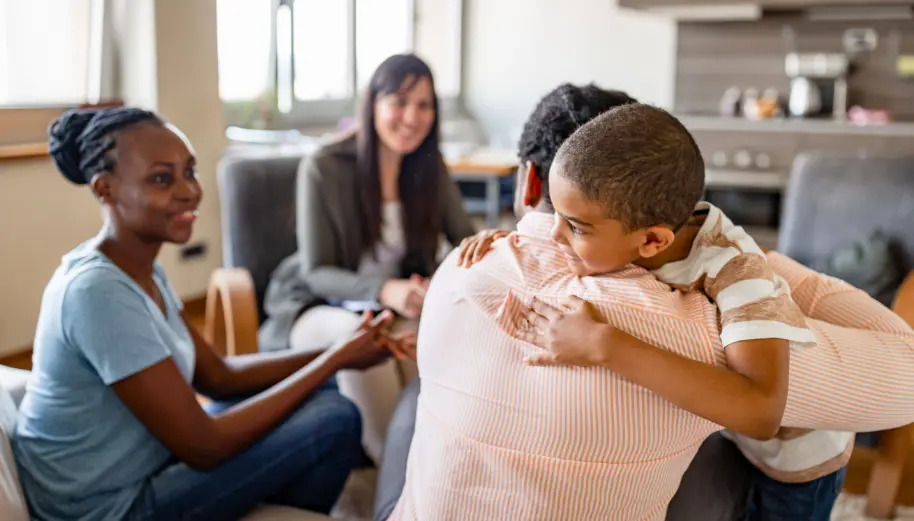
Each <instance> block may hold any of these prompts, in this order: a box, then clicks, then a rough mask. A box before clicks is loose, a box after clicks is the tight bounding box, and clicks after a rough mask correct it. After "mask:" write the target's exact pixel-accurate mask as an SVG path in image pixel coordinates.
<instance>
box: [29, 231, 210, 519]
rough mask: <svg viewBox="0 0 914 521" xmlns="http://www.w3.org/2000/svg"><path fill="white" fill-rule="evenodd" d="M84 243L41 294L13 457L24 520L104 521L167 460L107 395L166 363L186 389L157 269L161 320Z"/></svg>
mask: <svg viewBox="0 0 914 521" xmlns="http://www.w3.org/2000/svg"><path fill="white" fill-rule="evenodd" d="M97 246H98V244H97V241H94V240H93V241H89V242H87V243H84V244H82V245H81V246H79V247H77V248H76V249H75V250H73V251H71V252H70V253H68V254H67V255H65V256H64V258H63V261H62V263H61V266H60V267H59V268H58V269H57V271H56V272H55V273H54V275H53V277H52V278H51V281H50V282H49V283H48V286H47V288H46V289H45V292H44V296H43V298H42V302H41V312H40V315H39V319H38V327H37V330H36V335H35V345H34V355H33V370H32V376H31V379H30V381H29V384H28V388H27V392H26V395H25V398H24V399H23V402H22V405H21V407H20V410H19V415H18V418H17V424H16V430H15V433H14V435H13V448H14V452H15V456H16V461H17V464H18V466H19V470H20V479H21V481H22V485H23V488H24V491H25V494H26V497H27V499H28V503H29V508H30V509H31V512H32V516H33V518H37V519H43V520H48V521H57V520H60V521H63V520H67V521H75V520H85V521H88V520H109V519H111V520H113V519H120V518H122V517H123V516H124V514H125V513H126V512H127V511H128V510H129V508H130V506H131V505H132V503H133V502H134V500H135V499H136V497H137V495H138V494H139V492H140V489H141V488H142V486H143V484H144V482H145V481H146V480H147V479H148V478H149V477H151V476H152V475H153V474H155V473H156V472H157V471H159V470H161V469H162V467H163V466H165V465H166V464H167V463H168V462H169V460H170V458H171V454H170V453H169V451H168V449H166V448H165V447H164V446H163V445H162V444H161V443H159V441H158V440H157V439H156V438H154V437H153V436H152V434H151V433H150V432H149V431H148V430H147V429H146V427H145V426H143V424H141V423H140V422H139V420H137V418H136V417H135V416H134V415H133V413H131V411H130V410H129V409H128V408H127V407H126V406H125V405H124V404H123V403H122V402H121V400H120V399H119V398H118V396H117V395H116V394H115V392H114V391H113V389H112V388H111V385H112V384H114V383H116V382H118V381H120V380H122V379H124V378H127V377H129V376H131V375H133V374H136V373H138V372H140V371H142V370H144V369H146V368H148V367H150V366H152V365H154V364H156V363H159V362H161V361H162V360H164V359H166V358H169V357H170V358H172V359H173V360H174V362H175V364H176V365H177V367H178V370H179V371H180V372H181V374H182V375H183V376H184V378H185V380H186V381H187V382H191V381H192V379H193V373H194V363H195V356H194V346H193V340H192V338H191V336H190V333H189V332H188V330H187V328H186V327H185V325H184V322H183V320H182V318H181V307H182V306H181V301H180V299H178V297H177V295H176V294H175V292H174V291H173V290H172V288H171V286H170V285H169V284H168V281H167V279H166V278H165V273H164V271H163V270H162V269H161V267H160V266H158V265H157V266H156V267H155V273H154V278H155V281H156V284H157V285H158V288H159V291H160V293H161V294H162V297H163V300H164V301H165V308H166V309H165V313H163V312H162V309H161V308H159V306H158V305H157V304H156V303H155V302H154V301H153V299H151V298H150V297H149V296H148V295H147V294H146V293H145V292H144V291H143V290H142V288H140V286H139V285H138V284H137V283H136V282H134V281H133V280H132V279H131V278H130V277H128V276H127V274H125V273H124V272H123V271H122V270H121V269H120V268H118V267H117V266H116V265H115V264H114V263H113V262H111V260H110V259H108V258H107V257H106V256H105V255H104V254H102V253H101V252H100V251H98V247H97Z"/></svg>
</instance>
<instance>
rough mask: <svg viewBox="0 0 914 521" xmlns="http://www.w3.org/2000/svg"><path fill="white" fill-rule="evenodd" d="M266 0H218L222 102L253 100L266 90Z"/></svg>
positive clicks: (269, 18)
mask: <svg viewBox="0 0 914 521" xmlns="http://www.w3.org/2000/svg"><path fill="white" fill-rule="evenodd" d="M272 19H273V10H272V8H271V6H270V2H269V1H266V2H264V1H258V0H219V3H218V4H217V8H216V24H217V27H218V31H217V40H218V46H219V94H220V96H221V97H222V99H223V100H225V101H244V100H253V99H257V98H259V97H261V96H263V95H265V94H267V93H268V92H269V91H270V85H271V84H272V82H271V81H270V73H271V71H272V70H273V68H272V67H271V65H270V33H271V32H272V31H271V24H272Z"/></svg>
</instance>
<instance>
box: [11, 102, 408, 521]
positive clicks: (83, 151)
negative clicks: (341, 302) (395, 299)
mask: <svg viewBox="0 0 914 521" xmlns="http://www.w3.org/2000/svg"><path fill="white" fill-rule="evenodd" d="M50 152H51V157H52V158H53V159H54V161H55V163H56V165H57V167H58V169H59V170H60V172H61V173H62V174H63V175H64V177H66V179H67V180H69V181H70V182H72V183H74V184H77V185H89V187H90V188H91V191H92V194H93V195H94V196H95V198H96V199H97V200H98V202H99V203H100V205H101V207H102V211H103V215H104V223H103V225H102V228H101V230H100V232H99V233H98V235H97V236H96V237H94V238H92V239H90V240H88V241H86V242H85V243H83V244H81V245H79V246H77V247H76V248H75V249H74V250H72V251H71V252H69V253H67V254H66V255H65V256H64V257H63V261H62V263H61V265H60V267H59V268H58V269H57V271H56V272H55V273H54V275H53V277H52V278H51V281H50V282H49V283H48V286H47V288H46V290H45V293H44V297H43V299H42V304H41V312H40V315H39V319H38V328H37V332H36V335H35V351H34V360H33V365H34V370H33V372H32V375H31V378H32V379H31V381H30V382H29V385H28V390H27V392H26V395H25V398H24V400H23V402H22V406H21V408H20V413H19V417H18V423H17V426H16V430H15V433H14V435H13V447H14V450H15V454H16V460H17V463H18V465H19V468H20V470H21V479H22V485H23V488H24V491H25V494H26V497H27V500H28V504H29V509H30V512H31V515H32V518H33V519H39V520H43V521H65V520H73V519H94V520H103V521H104V520H131V521H132V520H177V519H182V520H191V519H193V520H200V521H204V520H205V521H216V520H222V519H236V518H238V517H240V516H241V515H243V514H244V513H245V512H247V511H248V510H250V509H252V508H254V507H255V506H256V505H258V504H259V503H261V502H278V503H283V504H287V505H292V506H296V507H300V508H305V509H309V510H319V511H323V512H328V511H329V510H330V508H331V507H332V506H333V504H334V503H335V501H336V499H337V497H338V495H339V493H340V491H341V489H342V487H343V484H344V482H345V480H346V478H347V476H348V475H349V472H350V470H351V469H352V468H353V467H354V466H355V465H357V464H358V462H359V461H360V458H361V456H362V452H361V448H360V446H359V439H360V432H361V430H360V427H361V425H360V420H359V415H358V411H357V410H356V409H355V407H354V406H353V405H352V403H351V402H349V401H348V400H346V399H345V398H343V397H342V396H340V394H339V393H338V392H337V391H336V389H335V388H334V386H333V384H332V383H329V384H328V381H329V380H330V379H331V378H332V376H333V374H334V373H335V372H336V371H337V370H339V369H346V368H350V369H352V368H363V367H369V366H371V365H373V364H375V363H377V362H378V361H380V360H383V359H384V358H385V356H384V355H385V354H386V349H385V347H389V345H388V344H386V343H385V342H387V341H388V340H389V339H387V338H386V337H383V336H382V335H381V333H380V330H381V329H382V328H384V327H385V322H386V321H389V320H390V319H392V316H390V315H389V314H387V315H386V316H382V317H378V319H377V320H374V321H372V322H371V323H369V322H368V320H369V319H370V316H368V315H366V316H365V317H364V319H363V320H364V321H365V323H364V324H363V325H362V327H357V328H356V329H357V331H354V332H353V334H352V335H350V336H349V337H348V338H347V339H345V340H344V341H342V342H339V343H337V344H335V345H333V346H332V347H330V348H329V349H326V350H315V351H312V352H290V353H286V354H282V355H260V354H256V355H250V356H245V357H236V358H233V359H225V358H223V357H221V356H220V355H218V354H217V353H216V352H215V351H214V350H213V349H212V347H211V346H210V345H209V343H208V342H207V341H206V340H204V339H203V338H202V337H201V336H200V334H199V333H198V332H197V330H196V328H195V327H194V326H193V324H191V323H190V322H189V321H188V319H187V317H186V315H185V313H184V311H183V309H182V304H181V301H180V299H179V298H178V296H177V295H176V294H175V292H174V291H173V290H172V288H171V286H170V285H169V283H168V279H167V277H166V275H165V272H164V271H163V270H162V268H161V267H160V266H159V265H158V264H157V263H156V257H157V255H158V253H159V251H160V250H161V248H162V246H163V245H164V244H166V243H172V244H184V243H186V242H187V241H188V240H189V239H190V237H191V233H192V231H193V224H194V221H195V220H196V215H197V207H198V205H199V204H200V201H201V198H202V196H203V188H202V186H201V185H200V182H199V181H198V179H197V173H196V158H195V155H194V151H193V149H192V148H191V146H190V143H189V142H188V141H187V139H186V137H185V136H184V135H183V134H182V133H181V132H180V131H179V130H178V129H176V128H175V127H173V126H171V125H170V124H168V123H166V122H165V121H164V120H163V119H162V118H161V117H159V116H158V115H156V114H154V113H152V112H148V111H145V110H140V109H134V108H114V109H105V110H84V111H71V112H68V113H66V114H64V115H63V116H62V117H61V118H60V119H58V120H57V121H55V122H54V123H53V125H52V126H51V129H50ZM196 393H200V394H203V395H206V396H208V397H210V398H212V399H213V400H214V401H213V402H212V403H211V404H210V405H209V406H208V407H206V408H204V407H201V406H200V404H199V403H198V401H197V398H196Z"/></svg>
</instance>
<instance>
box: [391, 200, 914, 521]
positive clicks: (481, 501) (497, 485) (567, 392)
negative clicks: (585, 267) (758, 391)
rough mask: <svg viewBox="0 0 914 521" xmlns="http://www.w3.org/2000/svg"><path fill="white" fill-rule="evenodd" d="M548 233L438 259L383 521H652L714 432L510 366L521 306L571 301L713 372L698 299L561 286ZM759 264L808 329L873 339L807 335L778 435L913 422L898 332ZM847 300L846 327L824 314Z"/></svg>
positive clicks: (652, 290) (608, 376)
mask: <svg viewBox="0 0 914 521" xmlns="http://www.w3.org/2000/svg"><path fill="white" fill-rule="evenodd" d="M551 225H552V218H551V216H549V215H546V214H531V215H529V216H527V217H525V218H524V219H523V220H522V221H521V222H520V223H519V225H518V233H516V234H513V235H512V236H511V237H510V238H509V239H508V240H505V241H499V242H498V243H496V246H495V248H494V250H493V251H492V252H490V253H489V254H488V255H487V256H486V257H485V258H484V259H483V260H482V261H481V262H480V263H478V264H476V265H475V266H474V267H473V268H472V269H469V270H466V269H459V268H457V267H456V265H455V262H454V261H455V258H454V257H453V256H452V257H450V258H449V259H448V260H447V261H446V262H445V263H444V265H443V266H442V267H441V268H440V270H439V272H438V273H437V275H436V276H435V278H434V280H433V282H432V285H431V288H430V289H429V293H428V295H427V298H426V303H425V308H424V311H423V317H422V323H421V326H420V331H419V345H420V346H421V348H420V355H419V371H420V376H421V377H422V392H421V394H420V397H419V403H418V410H417V419H416V431H415V435H414V438H413V442H412V447H411V450H410V456H409V463H408V468H407V476H406V485H405V488H404V492H403V495H402V496H401V498H400V502H399V504H398V506H397V509H396V510H395V512H394V514H393V515H392V516H391V519H392V520H423V521H425V520H427V521H432V520H435V521H438V520H451V519H453V520H469V519H472V520H476V519H480V520H483V519H484V520H505V521H508V520H511V521H514V520H517V519H538V520H560V519H562V520H564V519H608V520H625V521H629V520H632V521H638V520H644V521H653V520H661V519H663V518H664V514H665V512H666V508H667V504H668V503H669V501H670V499H671V498H672V496H673V494H674V493H675V492H676V489H677V487H678V486H679V481H680V479H681V477H682V474H683V473H684V472H685V470H686V467H687V466H688V465H689V463H690V462H691V459H692V457H693V456H694V455H695V453H696V451H697V450H698V447H699V445H700V444H701V442H702V441H703V440H704V439H705V438H706V437H707V436H708V435H709V434H711V433H712V432H714V431H716V430H719V427H718V426H717V425H715V424H713V423H711V422H709V421H706V420H704V419H702V418H699V417H697V416H695V415H693V414H690V413H687V412H685V411H684V410H682V409H679V408H678V407H675V406H673V405H672V404H671V403H669V402H667V401H666V400H663V399H662V398H660V397H658V396H656V395H655V394H653V393H652V392H651V391H648V390H647V389H645V388H643V387H640V386H638V385H635V384H633V383H631V382H629V381H627V380H624V379H622V378H620V377H618V376H616V375H614V374H613V373H611V372H609V371H608V370H605V369H600V368H580V367H528V366H526V365H525V364H524V363H523V362H522V360H523V358H524V356H525V355H526V354H528V353H532V352H533V351H534V350H535V349H537V348H536V347H535V346H532V345H530V344H527V343H525V342H523V341H521V340H519V339H518V330H517V328H516V327H515V325H514V323H515V320H516V318H517V317H518V316H519V311H520V309H521V308H522V307H523V306H525V305H527V304H529V302H530V300H531V298H532V297H533V296H536V297H538V298H540V299H542V300H544V301H546V302H550V303H553V304H559V303H561V302H564V301H565V300H566V299H567V297H568V296H569V295H572V294H573V295H577V296H579V297H582V298H584V299H586V300H588V301H590V302H592V303H593V304H594V305H595V306H596V307H597V308H598V310H599V311H600V312H601V313H602V315H603V317H604V319H606V320H608V321H610V322H611V323H613V324H615V325H616V326H617V327H619V328H620V329H623V330H625V331H627V332H629V333H631V334H633V335H635V336H637V337H639V338H641V339H642V340H644V341H646V342H649V343H651V344H654V345H656V346H659V347H661V348H664V349H669V350H671V351H674V352H676V353H679V354H681V355H683V356H686V357H689V358H693V359H696V360H700V361H703V362H706V363H723V361H724V354H723V349H722V347H721V343H720V336H719V334H720V332H719V329H718V315H717V309H716V307H715V306H714V304H712V303H710V302H708V300H707V298H706V297H704V296H703V295H700V294H698V293H682V292H678V291H671V290H670V288H669V286H667V285H665V284H663V283H661V282H659V281H657V280H656V278H655V277H654V276H653V275H651V274H650V273H649V272H647V271H646V270H642V269H640V268H629V269H626V270H624V271H622V272H619V273H614V274H612V275H608V276H603V277H598V278H597V277H587V278H576V277H574V276H573V275H571V273H570V272H569V271H568V269H567V267H566V264H565V262H564V257H563V256H562V253H561V252H560V251H559V250H558V249H557V248H556V247H555V246H554V244H553V243H552V241H551V239H550V238H549V228H550V227H551ZM774 262H776V263H777V264H776V267H775V269H776V270H778V272H779V274H781V275H782V276H783V277H784V278H785V279H786V280H787V281H788V283H789V284H790V286H791V291H792V292H794V293H793V294H794V298H795V299H796V301H797V303H798V305H800V307H801V309H803V310H804V312H805V311H807V310H812V311H813V313H808V315H809V316H812V317H815V318H825V319H828V318H833V319H835V320H833V321H834V322H836V323H845V322H846V323H847V324H846V325H857V326H858V327H864V328H868V329H875V330H878V331H879V332H856V331H851V330H847V329H842V328H840V327H839V326H830V325H828V324H821V323H817V322H816V321H814V320H811V321H810V328H811V329H813V331H814V332H816V334H817V339H818V341H819V343H820V348H819V349H810V350H806V351H803V353H806V354H805V355H801V354H800V353H798V354H797V356H794V358H793V360H792V362H791V387H790V390H791V392H790V399H789V403H788V408H787V413H786V415H785V425H787V426H791V427H803V428H830V429H844V430H873V429H881V428H886V427H893V426H898V425H901V424H904V423H908V422H911V421H914V376H912V375H914V333H912V332H911V330H910V328H908V327H907V326H906V325H904V323H903V322H902V321H901V320H900V319H898V318H897V317H895V316H894V315H893V314H892V313H891V312H888V311H887V310H885V308H883V307H881V306H879V305H878V304H875V302H873V301H871V300H870V299H869V298H868V297H865V295H860V294H859V293H856V292H853V291H852V290H850V289H847V288H846V287H844V286H842V285H841V284H840V283H837V282H835V281H833V280H830V279H823V278H822V277H819V276H816V277H814V278H812V279H810V278H809V277H808V276H807V275H806V274H807V273H808V272H806V271H803V269H802V267H799V266H798V265H795V264H793V263H791V261H789V260H788V259H783V258H777V259H774ZM781 269H785V270H789V273H785V272H783V271H781ZM795 284H796V288H795ZM847 296H852V297H854V298H853V299H852V300H854V304H855V305H857V304H861V305H860V306H858V309H860V310H861V311H860V312H858V311H856V310H854V311H851V310H849V309H846V305H845V304H842V302H846V301H847V299H842V298H838V297H847ZM817 313H818V314H821V315H822V317H818V316H817ZM850 315H854V317H853V318H849V316H850ZM823 344H824V346H823Z"/></svg>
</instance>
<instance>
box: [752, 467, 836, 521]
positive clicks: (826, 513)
mask: <svg viewBox="0 0 914 521" xmlns="http://www.w3.org/2000/svg"><path fill="white" fill-rule="evenodd" d="M846 472H847V467H845V468H842V469H841V470H838V471H837V472H834V473H832V474H829V475H827V476H823V477H821V478H819V479H816V480H813V481H809V482H807V483H781V482H780V481H775V480H773V479H771V478H769V477H768V476H766V475H764V474H762V473H761V472H759V473H758V479H757V480H756V483H755V487H753V490H752V497H751V500H750V502H749V517H748V521H829V519H830V518H831V511H832V508H834V506H835V501H837V500H838V494H840V493H841V488H842V487H843V486H844V474H845V473H846Z"/></svg>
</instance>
